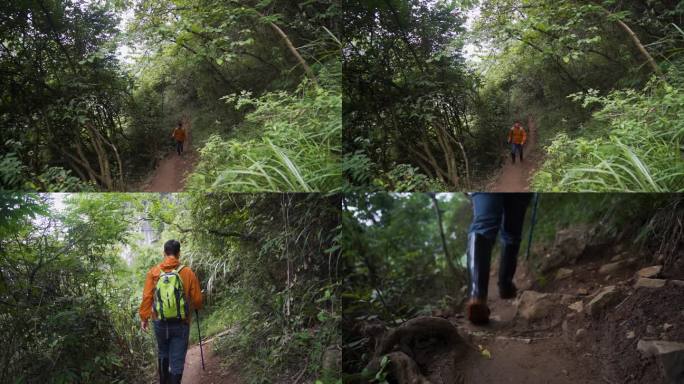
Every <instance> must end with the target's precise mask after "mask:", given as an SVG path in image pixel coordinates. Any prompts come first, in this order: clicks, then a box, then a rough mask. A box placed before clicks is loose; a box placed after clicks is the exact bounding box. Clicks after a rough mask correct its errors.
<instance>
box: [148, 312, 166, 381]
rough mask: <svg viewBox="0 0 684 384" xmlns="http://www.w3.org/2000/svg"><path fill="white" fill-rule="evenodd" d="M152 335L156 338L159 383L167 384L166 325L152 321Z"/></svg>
mask: <svg viewBox="0 0 684 384" xmlns="http://www.w3.org/2000/svg"><path fill="white" fill-rule="evenodd" d="M152 324H153V328H154V336H155V337H156V339H157V348H158V359H157V363H158V370H159V383H160V384H169V338H168V337H167V333H166V327H165V325H164V324H161V323H160V322H159V321H153V322H152Z"/></svg>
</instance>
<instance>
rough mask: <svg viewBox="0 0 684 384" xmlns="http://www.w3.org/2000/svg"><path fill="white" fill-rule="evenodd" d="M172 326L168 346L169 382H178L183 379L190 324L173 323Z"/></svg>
mask: <svg viewBox="0 0 684 384" xmlns="http://www.w3.org/2000/svg"><path fill="white" fill-rule="evenodd" d="M173 326H174V327H173V337H172V338H171V341H170V346H169V353H170V367H171V384H180V382H181V380H182V379H183V367H184V366H185V354H186V353H187V351H188V337H189V336H190V325H189V324H186V323H175V324H173Z"/></svg>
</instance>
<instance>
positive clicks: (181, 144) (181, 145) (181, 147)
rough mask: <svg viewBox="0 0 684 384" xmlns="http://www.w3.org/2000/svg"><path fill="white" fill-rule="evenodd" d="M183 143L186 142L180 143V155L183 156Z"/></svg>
mask: <svg viewBox="0 0 684 384" xmlns="http://www.w3.org/2000/svg"><path fill="white" fill-rule="evenodd" d="M183 143H184V141H181V142H180V153H181V155H182V154H183Z"/></svg>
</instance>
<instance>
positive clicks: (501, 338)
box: [450, 265, 602, 384]
mask: <svg viewBox="0 0 684 384" xmlns="http://www.w3.org/2000/svg"><path fill="white" fill-rule="evenodd" d="M492 269H493V270H492V273H491V275H490V279H489V299H488V305H489V307H490V309H491V317H490V323H489V324H488V325H486V326H474V325H472V324H470V323H469V322H468V321H466V320H465V319H464V318H463V317H462V316H457V317H455V318H451V319H450V321H451V322H452V323H453V324H454V325H456V327H457V328H458V329H459V333H461V334H464V335H465V336H466V337H467V338H468V339H469V342H470V343H471V344H472V345H473V346H474V347H475V348H474V349H472V350H470V351H469V352H468V353H467V354H466V356H465V358H464V359H463V360H461V361H460V362H459V364H458V366H459V370H460V371H461V372H462V373H463V378H464V383H482V384H484V383H526V384H547V383H549V384H550V383H554V384H575V383H601V382H602V380H601V379H600V377H601V376H600V375H597V373H596V372H595V370H594V369H593V367H594V362H593V361H592V360H591V359H592V358H591V356H590V355H589V354H578V353H577V351H576V350H572V349H571V348H569V347H568V345H567V342H566V341H565V340H563V339H562V333H561V335H559V334H558V331H559V328H560V327H559V326H556V327H552V328H551V329H546V330H539V331H533V330H532V329H530V327H528V326H527V324H524V323H521V322H519V321H516V312H517V305H516V302H515V300H502V299H500V298H499V297H498V287H497V286H496V280H497V273H498V272H497V271H496V270H495V268H492ZM516 285H517V286H518V288H519V292H521V291H522V290H524V289H530V288H531V286H532V280H531V278H529V277H528V273H527V270H526V268H525V266H524V265H521V266H519V268H518V272H517V273H516ZM480 346H481V348H482V349H483V350H484V349H486V350H487V351H489V353H490V354H491V358H488V357H486V356H484V355H483V354H482V353H481V352H479V351H478V350H477V349H480Z"/></svg>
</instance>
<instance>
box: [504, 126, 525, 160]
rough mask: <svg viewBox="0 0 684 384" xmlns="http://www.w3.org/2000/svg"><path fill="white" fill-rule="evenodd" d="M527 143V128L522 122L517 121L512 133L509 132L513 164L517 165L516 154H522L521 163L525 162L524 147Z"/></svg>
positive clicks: (511, 130)
mask: <svg viewBox="0 0 684 384" xmlns="http://www.w3.org/2000/svg"><path fill="white" fill-rule="evenodd" d="M526 141H527V132H525V128H523V126H522V125H521V124H520V122H519V121H516V122H515V124H513V126H512V127H511V129H510V131H508V144H510V145H511V160H513V164H515V153H516V152H518V153H520V162H522V161H523V146H524V145H525V142H526Z"/></svg>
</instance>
